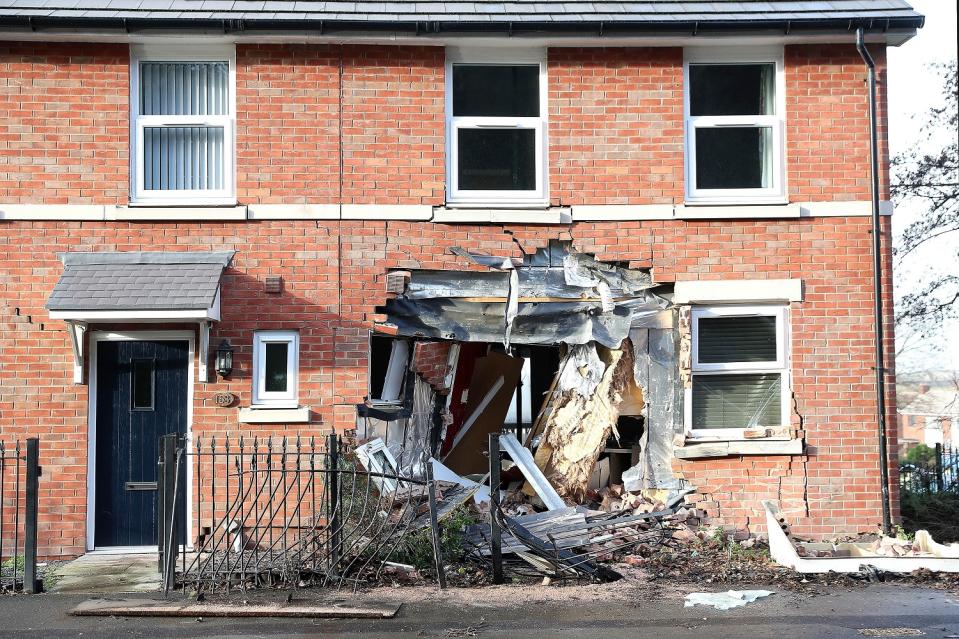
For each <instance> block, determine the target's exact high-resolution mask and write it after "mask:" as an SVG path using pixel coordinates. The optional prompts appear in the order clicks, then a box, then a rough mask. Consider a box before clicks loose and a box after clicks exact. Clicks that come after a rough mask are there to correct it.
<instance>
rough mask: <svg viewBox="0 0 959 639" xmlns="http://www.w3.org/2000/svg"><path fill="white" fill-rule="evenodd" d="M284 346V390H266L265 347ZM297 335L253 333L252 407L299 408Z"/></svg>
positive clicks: (274, 332)
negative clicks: (268, 345) (285, 346)
mask: <svg viewBox="0 0 959 639" xmlns="http://www.w3.org/2000/svg"><path fill="white" fill-rule="evenodd" d="M277 343H279V344H283V343H285V344H287V351H286V380H287V383H286V391H283V392H270V391H267V390H265V389H266V345H267V344H277ZM299 367H300V334H299V332H297V331H276V330H265V331H256V332H254V333H253V396H252V399H251V404H252V405H253V406H260V407H268V408H296V407H297V406H299V394H298V393H299V379H298V378H299Z"/></svg>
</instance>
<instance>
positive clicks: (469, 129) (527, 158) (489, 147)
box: [446, 51, 547, 205]
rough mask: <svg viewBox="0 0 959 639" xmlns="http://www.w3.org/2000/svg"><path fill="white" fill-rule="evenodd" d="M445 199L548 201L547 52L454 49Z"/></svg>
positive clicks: (462, 201)
mask: <svg viewBox="0 0 959 639" xmlns="http://www.w3.org/2000/svg"><path fill="white" fill-rule="evenodd" d="M446 117H447V122H446V129H447V158H448V160H447V163H448V166H447V198H448V200H449V201H450V202H451V203H460V204H470V203H475V204H490V203H505V204H516V205H522V204H545V201H546V197H547V194H546V180H547V170H546V64H545V59H544V58H543V56H542V52H536V54H535V55H534V56H530V55H529V53H518V54H506V53H496V54H483V55H469V54H466V53H460V52H453V51H451V52H450V55H449V58H448V61H447V67H446Z"/></svg>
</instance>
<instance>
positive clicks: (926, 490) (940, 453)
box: [899, 443, 959, 495]
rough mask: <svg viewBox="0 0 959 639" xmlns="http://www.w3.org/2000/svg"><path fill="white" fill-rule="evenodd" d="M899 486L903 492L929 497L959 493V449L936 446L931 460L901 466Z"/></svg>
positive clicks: (906, 463) (949, 446)
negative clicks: (930, 495)
mask: <svg viewBox="0 0 959 639" xmlns="http://www.w3.org/2000/svg"><path fill="white" fill-rule="evenodd" d="M899 486H900V488H901V490H902V491H903V492H908V493H913V494H918V495H929V494H933V493H943V492H959V449H957V448H954V447H953V446H952V445H951V444H948V443H947V444H945V445H943V444H936V445H935V453H934V456H933V458H932V459H931V460H929V461H927V462H925V463H923V462H905V463H902V464H900V465H899Z"/></svg>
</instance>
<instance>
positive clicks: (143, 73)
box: [130, 45, 236, 204]
mask: <svg viewBox="0 0 959 639" xmlns="http://www.w3.org/2000/svg"><path fill="white" fill-rule="evenodd" d="M131 53H132V55H131V70H130V78H131V86H130V107H131V112H132V113H131V116H132V117H131V118H130V121H131V131H130V135H131V149H130V156H131V194H130V199H131V203H133V204H233V203H235V201H236V197H235V193H234V187H233V185H234V174H233V155H234V144H233V140H234V123H235V119H236V107H235V103H236V101H235V90H234V87H235V69H234V66H235V65H234V52H233V50H232V48H230V49H223V48H219V47H218V48H215V49H211V48H203V47H199V48H195V49H194V48H191V47H179V48H177V49H174V50H171V49H168V48H161V49H157V48H153V47H150V46H136V45H135V46H133V48H132V49H131Z"/></svg>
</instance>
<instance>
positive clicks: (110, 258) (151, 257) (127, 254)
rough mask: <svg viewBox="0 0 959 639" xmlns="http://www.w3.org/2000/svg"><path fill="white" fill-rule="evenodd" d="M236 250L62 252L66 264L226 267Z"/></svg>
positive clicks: (60, 256)
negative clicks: (211, 265) (215, 265)
mask: <svg viewBox="0 0 959 639" xmlns="http://www.w3.org/2000/svg"><path fill="white" fill-rule="evenodd" d="M235 254H236V251H122V252H113V251H111V252H105V251H104V252H96V251H83V252H71V253H60V255H59V258H60V261H61V262H63V265H64V266H74V265H79V264H219V265H220V266H221V267H223V268H226V267H227V266H228V265H229V264H230V260H231V259H233V256H234V255H235Z"/></svg>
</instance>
